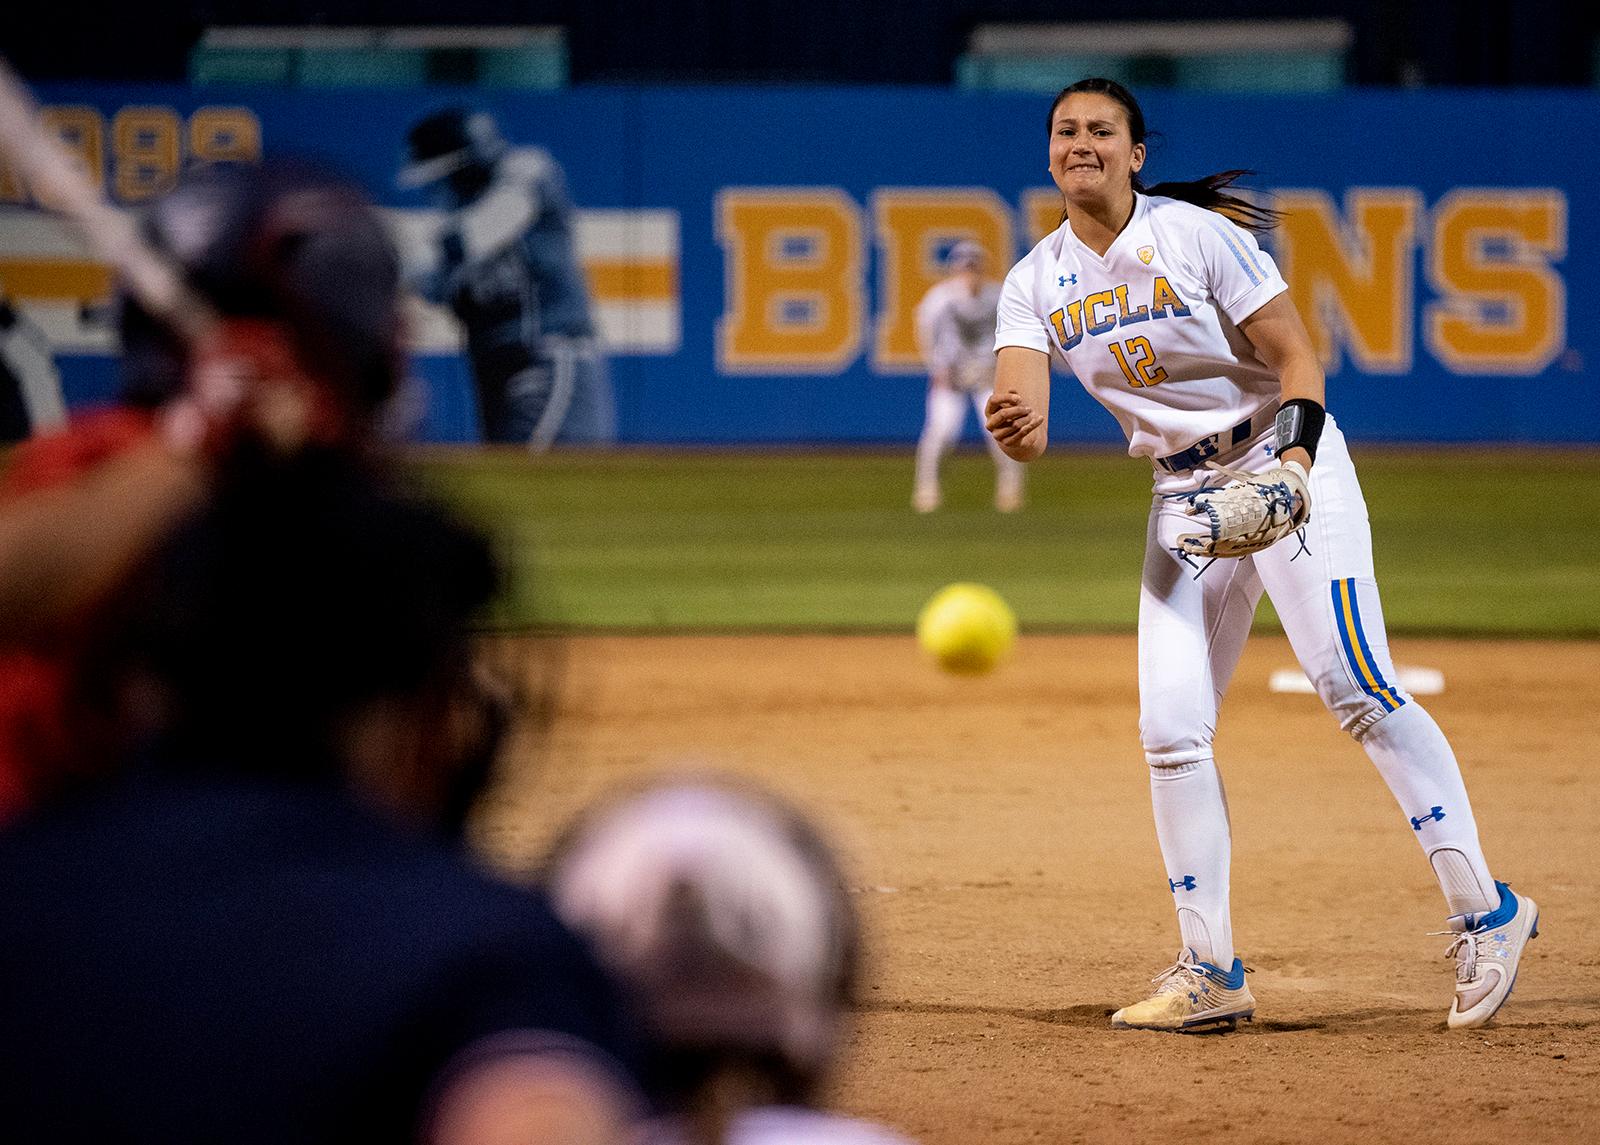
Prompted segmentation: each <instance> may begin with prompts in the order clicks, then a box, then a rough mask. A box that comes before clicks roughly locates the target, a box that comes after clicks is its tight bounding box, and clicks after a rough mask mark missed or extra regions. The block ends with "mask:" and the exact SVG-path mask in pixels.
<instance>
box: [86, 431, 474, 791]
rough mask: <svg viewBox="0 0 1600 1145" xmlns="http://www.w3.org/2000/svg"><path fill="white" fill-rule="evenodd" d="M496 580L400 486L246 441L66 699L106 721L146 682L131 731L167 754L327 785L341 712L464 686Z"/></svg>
mask: <svg viewBox="0 0 1600 1145" xmlns="http://www.w3.org/2000/svg"><path fill="white" fill-rule="evenodd" d="M498 584H499V574H498V568H497V566H496V563H495V560H494V557H493V554H492V552H491V549H490V547H489V542H488V541H487V539H485V538H484V537H483V536H481V535H480V534H479V533H478V532H477V531H476V530H474V529H472V528H471V527H469V526H467V525H466V524H463V523H461V522H460V521H458V520H457V519H456V518H455V517H454V515H453V514H451V513H449V512H448V511H446V510H445V509H443V508H441V507H439V506H438V505H436V504H435V503H433V502H432V501H430V500H429V499H427V498H426V497H423V496H420V495H418V494H417V493H415V492H414V491H412V490H411V489H409V488H408V487H407V486H406V485H405V484H404V483H403V482H402V481H401V480H400V479H399V478H398V477H397V476H395V475H393V474H390V473H387V472H383V471H379V470H374V469H371V468H369V467H367V466H365V465H363V464H362V463H361V462H359V461H358V460H356V459H354V458H352V457H350V456H348V455H347V454H344V453H342V452H339V451H335V450H331V449H330V450H322V451H317V450H307V451H303V452H302V453H300V454H298V455H296V456H294V457H291V458H279V457H274V456H268V455H265V454H264V453H255V452H253V451H251V450H249V449H246V448H241V449H240V450H238V451H236V453H235V455H233V456H231V457H230V459H229V460H228V463H227V465H226V466H225V468H224V471H223V472H222V473H221V474H220V475H219V478H218V482H217V487H216V489H215V491H214V493H213V495H212V497H211V499H210V500H209V502H208V503H207V504H206V505H205V506H203V507H202V508H201V509H200V510H199V511H198V512H197V513H195V514H194V515H193V516H191V517H190V518H189V519H188V520H187V521H185V522H183V523H182V524H180V525H179V526H178V527H177V528H176V529H175V531H174V532H173V533H172V535H171V536H170V537H168V538H167V539H165V540H164V541H163V542H162V543H161V544H160V545H159V546H158V547H157V549H156V551H155V552H154V553H153V554H152V555H151V556H150V557H149V558H148V559H147V560H146V561H145V563H144V564H143V565H142V566H141V567H140V568H139V569H138V570H136V571H135V572H134V573H133V575H132V576H130V578H129V580H128V582H127V583H126V584H125V585H124V586H123V587H122V589H121V590H119V592H118V593H117V595H116V598H115V599H114V600H112V601H110V602H108V604H107V606H106V609H105V616H104V617H103V619H102V622H101V623H100V625H99V631H97V632H96V634H95V635H94V637H93V639H92V647H91V649H90V655H89V656H87V657H85V659H86V661H88V662H87V663H86V664H85V666H84V669H83V671H82V672H81V673H80V675H79V678H78V680H77V681H76V685H77V688H76V692H77V694H76V699H77V700H78V703H79V704H80V705H81V706H82V707H83V709H84V710H86V711H89V710H92V711H106V712H112V711H115V710H116V709H118V708H119V707H121V706H122V705H123V704H124V703H125V700H124V697H125V696H126V695H127V694H128V693H127V691H126V689H127V688H128V687H130V685H131V684H138V685H139V686H140V688H141V690H140V691H139V692H138V693H137V695H142V696H150V695H155V694H156V693H152V692H150V691H149V688H150V687H151V686H154V687H155V688H157V689H159V695H160V697H161V709H160V720H159V723H158V725H157V726H156V727H154V728H150V729H134V731H133V734H134V735H138V734H139V733H140V731H141V730H143V731H146V732H149V731H153V732H155V733H156V734H158V735H159V736H160V737H161V738H162V740H163V742H164V747H165V748H171V749H172V756H173V758H174V759H175V760H182V761H193V762H195V763H199V764H203V765H204V766H206V767H208V768H210V767H216V768H230V769H233V770H236V771H246V772H255V773H267V774H271V775H275V776H279V777H283V778H298V779H304V778H312V777H332V776H334V775H336V774H338V770H339V767H340V763H341V761H340V760H339V759H338V758H336V756H337V753H336V750H335V745H336V736H337V734H338V732H339V729H340V728H341V726H342V724H343V721H344V720H345V719H347V718H348V717H350V716H351V715H352V714H353V713H355V712H357V711H359V710H361V709H362V707H363V706H364V705H366V704H368V703H371V702H373V701H377V700H380V699H385V698H395V699H399V700H402V701H403V700H406V699H408V698H409V697H414V696H423V695H426V696H432V695H434V694H436V693H437V692H438V690H439V689H443V688H447V687H452V686H453V685H454V682H455V681H458V680H463V679H465V676H466V673H467V672H468V671H469V667H468V659H469V655H470V639H471V630H470V621H471V619H472V617H473V616H474V614H475V613H476V612H477V610H478V609H480V608H481V607H482V606H483V605H484V604H485V603H486V602H487V601H488V600H489V599H490V597H491V595H492V594H493V592H494V591H495V589H496V588H497V586H498ZM110 731H111V733H112V734H113V738H114V739H117V740H121V738H122V734H123V733H124V732H125V731H126V729H119V728H112V729H110ZM107 762H108V763H109V764H110V765H112V766H115V763H116V761H115V760H108V761H107Z"/></svg>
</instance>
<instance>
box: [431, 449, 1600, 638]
mask: <svg viewBox="0 0 1600 1145" xmlns="http://www.w3.org/2000/svg"><path fill="white" fill-rule="evenodd" d="M1357 464H1358V466H1359V469H1360V473H1361V480H1362V486H1363V488H1364V490H1365V492H1366V496H1367V502H1368V507H1369V509H1370V511H1371V514H1372V522H1373V534H1374V544H1375V547H1376V552H1377V563H1378V576H1379V583H1380V584H1381V586H1382V589H1383V594H1384V611H1385V614H1386V616H1387V619H1388V621H1389V626H1390V627H1391V628H1392V629H1394V630H1396V631H1407V632H1412V633H1420V632H1445V633H1449V632H1454V633H1498V634H1506V635H1512V634H1542V635H1587V636H1596V635H1600V536H1597V535H1596V532H1595V530H1594V527H1593V524H1592V522H1594V521H1595V520H1596V518H1597V517H1600V451H1589V452H1585V451H1551V452H1537V451H1504V450H1502V451H1493V452H1491V451H1471V452H1468V451H1461V450H1442V449H1429V450H1418V451H1410V452H1401V451H1388V450H1367V451H1362V452H1359V453H1358V456H1357ZM418 465H419V468H420V469H421V472H422V473H423V474H424V476H425V478H426V479H427V480H428V481H430V482H432V483H434V484H435V485H437V487H439V488H440V489H441V490H442V491H443V492H444V493H445V494H446V495H447V496H448V497H450V498H451V499H454V500H456V501H457V502H458V503H460V504H461V505H462V506H463V507H464V508H465V509H466V510H467V511H468V512H469V513H470V514H471V515H473V516H475V517H477V518H478V519H479V520H481V521H482V522H484V523H485V524H486V525H487V526H488V527H489V528H490V530H491V531H492V532H493V533H494V534H495V535H496V536H497V537H498V538H499V539H500V542H501V544H502V547H503V550H504V552H505V553H506V555H507V558H508V561H509V563H510V564H511V566H512V569H513V577H512V583H511V586H510V588H509V590H508V592H507V593H506V597H505V600H504V601H503V602H502V605H501V608H500V609H499V612H498V614H497V616H496V618H495V620H496V622H497V623H499V624H501V625H503V626H506V627H522V626H527V625H558V626H564V627H575V628H586V629H604V628H628V629H641V628H642V629H649V628H671V629H724V630H726V629H796V630H801V629H835V630H837V629H845V630H849V629H859V630H873V629H904V628H905V627H906V626H907V625H908V624H910V623H911V621H912V618H913V617H914V616H915V615H916V611H917V609H918V608H919V607H920V605H921V604H922V602H923V601H924V600H925V599H926V598H927V597H928V596H929V595H930V594H931V593H932V592H933V591H934V590H935V589H936V588H938V587H939V586H940V585H943V584H946V583H948V582H950V581H954V580H976V581H981V582H984V583H986V584H990V585H992V586H994V587H995V588H996V589H997V590H999V591H1000V592H1001V593H1002V594H1003V595H1004V596H1005V597H1006V598H1007V599H1008V600H1009V601H1010V602H1011V604H1012V606H1013V607H1014V608H1015V609H1016V612H1017V615H1018V617H1019V619H1020V620H1021V622H1022V624H1023V625H1024V626H1025V627H1029V628H1033V629H1035V630H1038V629H1050V628H1060V629H1099V630H1104V629H1127V630H1131V629H1132V628H1133V626H1134V623H1135V614H1136V609H1137V605H1138V587H1139V566H1140V559H1141V549H1142V546H1143V543H1144V519H1145V515H1146V512H1147V508H1148V505H1149V492H1150V486H1149V479H1148V476H1147V471H1146V470H1145V468H1144V466H1143V464H1142V463H1140V462H1135V461H1131V460H1129V459H1128V458H1127V457H1125V456H1121V455H1120V454H1116V453H1112V452H1107V451H1094V452H1076V453H1075V452H1073V451H1071V450H1062V451H1060V452H1059V453H1057V454H1052V455H1050V456H1047V457H1046V458H1045V459H1044V460H1042V461H1040V462H1038V463H1036V464H1035V465H1034V466H1033V467H1032V470H1031V473H1030V486H1029V506H1028V508H1027V509H1026V510H1025V511H1024V512H1022V513H1020V514H1016V515H1014V516H1009V517H1007V516H1001V515H999V514H997V513H995V512H993V511H992V510H991V509H990V507H989V497H990V492H991V486H992V480H993V469H992V468H991V466H990V464H989V461H988V459H987V458H986V457H984V456H982V455H979V454H964V455H961V456H958V457H956V458H955V459H953V461H952V462H951V463H950V464H949V465H948V466H947V472H946V481H945V507H944V508H943V509H941V510H940V511H939V512H937V513H935V514H932V515H929V516H918V515H916V514H914V513H912V512H911V511H910V508H909V497H910V486H911V458H910V455H909V452H907V453H905V454H901V453H892V454H891V453H887V452H885V453H814V452H790V451H773V452H767V453H760V454H756V453H741V454H726V453H711V452H699V453H696V452H685V453H618V454H612V455H595V456H580V455H565V456H556V457H551V458H545V459H540V460H536V461H530V460H527V459H525V458H522V457H521V456H518V455H516V454H513V453H505V452H494V453H471V452H460V453H455V452H433V453H429V454H426V455H423V456H422V457H421V459H420V460H419V462H418ZM1558 514H1559V517H1560V519H1559V520H1558V519H1557V517H1558ZM1261 619H1262V623H1264V624H1266V625H1273V624H1275V623H1276V621H1275V618H1274V617H1273V615H1272V613H1271V610H1270V606H1269V605H1263V607H1262V617H1261Z"/></svg>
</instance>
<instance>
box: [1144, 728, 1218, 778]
mask: <svg viewBox="0 0 1600 1145" xmlns="http://www.w3.org/2000/svg"><path fill="white" fill-rule="evenodd" d="M1139 738H1140V740H1141V741H1142V742H1143V744H1144V758H1145V761H1146V762H1147V763H1149V764H1150V766H1151V767H1177V766H1179V765H1181V764H1185V763H1195V762H1197V761H1199V760H1202V759H1210V758H1211V754H1212V753H1211V739H1212V733H1211V731H1209V730H1208V729H1206V728H1203V727H1198V728H1197V727H1185V726H1182V725H1180V724H1178V723H1177V722H1175V721H1172V720H1162V719H1159V718H1155V719H1145V720H1140V721H1139Z"/></svg>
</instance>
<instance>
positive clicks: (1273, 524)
mask: <svg viewBox="0 0 1600 1145" xmlns="http://www.w3.org/2000/svg"><path fill="white" fill-rule="evenodd" d="M1210 467H1211V468H1212V469H1215V470H1216V471H1217V472H1218V473H1220V474H1222V475H1223V476H1224V477H1226V478H1228V482H1227V484H1225V485H1222V486H1219V487H1215V488H1209V489H1201V490H1200V491H1199V492H1198V493H1192V494H1190V496H1189V509H1188V512H1189V515H1190V516H1195V517H1202V518H1203V519H1204V521H1205V523H1207V524H1208V525H1209V526H1210V527H1209V528H1208V529H1207V530H1206V531H1205V532H1202V533H1185V534H1184V535H1182V536H1180V537H1179V538H1178V546H1179V547H1180V548H1181V549H1182V550H1183V551H1184V552H1185V553H1188V554H1190V555H1192V556H1197V557H1244V556H1249V555H1250V554H1251V553H1259V552H1260V551H1261V550H1262V549H1264V548H1266V547H1267V546H1268V545H1271V544H1272V543H1273V542H1275V541H1277V540H1279V539H1280V538H1281V537H1284V536H1286V535H1288V534H1289V533H1292V532H1294V531H1295V530H1296V529H1299V528H1302V527H1303V526H1304V525H1305V523H1306V522H1307V521H1308V520H1310V519H1311V494H1310V492H1309V491H1308V490H1307V488H1306V484H1307V479H1308V478H1309V477H1310V474H1308V473H1307V472H1306V471H1305V470H1304V469H1303V468H1301V466H1300V465H1298V464H1297V463H1295V462H1293V461H1290V462H1286V463H1284V464H1283V465H1280V466H1278V467H1277V468H1275V469H1269V470H1267V471H1266V472H1265V473H1246V472H1244V471H1243V470H1240V469H1229V468H1227V467H1226V466H1222V465H1218V464H1217V463H1216V462H1214V461H1213V462H1212V463H1211V466H1210Z"/></svg>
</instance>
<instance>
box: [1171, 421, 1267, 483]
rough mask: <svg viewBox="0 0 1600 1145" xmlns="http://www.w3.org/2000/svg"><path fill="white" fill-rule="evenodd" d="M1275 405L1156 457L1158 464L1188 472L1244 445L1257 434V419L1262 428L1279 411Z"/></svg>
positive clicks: (1175, 471)
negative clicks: (1225, 428)
mask: <svg viewBox="0 0 1600 1145" xmlns="http://www.w3.org/2000/svg"><path fill="white" fill-rule="evenodd" d="M1277 412H1278V411H1277V409H1276V408H1275V407H1268V408H1267V409H1265V410H1263V411H1262V412H1261V413H1258V414H1256V415H1255V416H1254V417H1247V418H1245V419H1244V420H1243V421H1241V422H1240V423H1239V424H1238V425H1236V426H1234V427H1233V428H1232V429H1229V430H1224V431H1223V432H1221V433H1214V434H1212V435H1211V436H1210V437H1202V438H1201V439H1200V440H1199V441H1197V442H1195V443H1194V444H1193V445H1191V446H1190V447H1189V448H1188V449H1185V450H1182V451H1180V452H1178V453H1174V454H1172V456H1170V457H1158V458H1156V464H1157V465H1159V466H1161V468H1163V469H1165V470H1166V471H1167V472H1168V473H1187V472H1188V471H1189V470H1191V469H1193V468H1195V467H1196V466H1199V465H1203V464H1205V462H1207V461H1209V460H1210V459H1211V458H1213V457H1218V456H1220V455H1222V454H1224V453H1228V452H1230V451H1231V450H1233V449H1235V448H1237V447H1238V446H1241V445H1243V444H1244V443H1245V442H1247V441H1249V440H1250V439H1251V438H1252V437H1254V436H1255V432H1254V431H1253V428H1252V427H1254V425H1255V423H1256V421H1257V420H1261V419H1264V420H1261V424H1262V428H1265V427H1266V424H1267V422H1269V421H1271V420H1272V418H1273V416H1274V415H1275V414H1276V413H1277Z"/></svg>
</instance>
